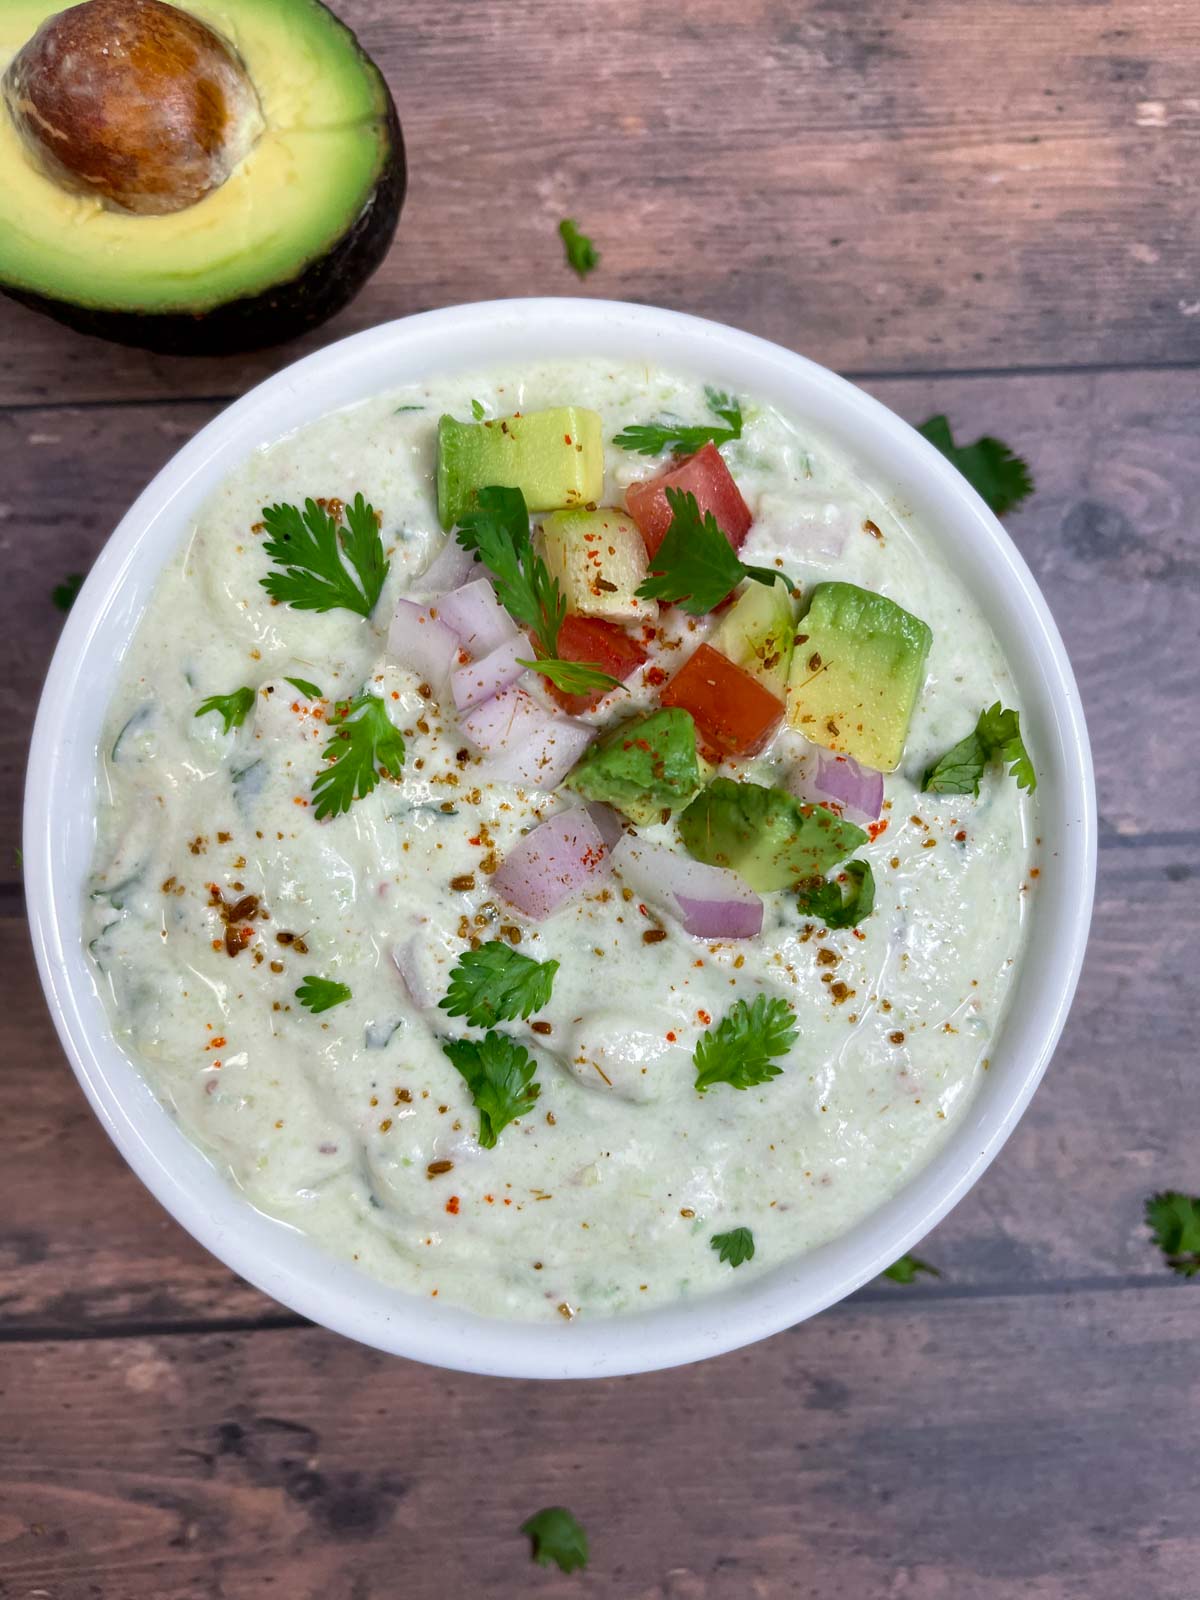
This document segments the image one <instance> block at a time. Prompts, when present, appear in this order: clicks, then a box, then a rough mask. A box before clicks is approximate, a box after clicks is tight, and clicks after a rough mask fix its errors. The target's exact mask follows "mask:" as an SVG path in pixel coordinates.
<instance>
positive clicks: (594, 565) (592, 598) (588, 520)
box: [538, 506, 658, 622]
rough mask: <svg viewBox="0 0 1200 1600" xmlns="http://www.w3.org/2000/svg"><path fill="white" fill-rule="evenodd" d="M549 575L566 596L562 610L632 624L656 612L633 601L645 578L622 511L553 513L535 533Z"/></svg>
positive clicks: (642, 555)
mask: <svg viewBox="0 0 1200 1600" xmlns="http://www.w3.org/2000/svg"><path fill="white" fill-rule="evenodd" d="M538 541H539V543H540V545H541V550H542V555H543V557H544V558H545V562H546V565H547V566H548V567H549V569H550V573H551V576H552V577H554V578H557V579H558V582H559V585H560V587H561V588H562V591H563V593H564V594H565V595H566V597H567V609H568V611H577V612H579V614H580V615H581V616H584V617H611V618H612V619H613V620H614V621H616V622H629V621H636V620H638V619H639V618H641V617H649V616H652V615H653V614H654V613H655V611H656V610H657V609H658V608H657V606H656V605H655V604H654V602H653V601H652V600H639V599H638V595H637V590H638V585H639V584H640V583H641V582H642V580H643V579H644V578H645V576H646V544H645V541H644V539H643V538H642V535H641V533H640V532H639V530H638V525H637V523H636V522H634V521H633V519H632V518H631V517H630V516H628V515H627V514H626V513H625V512H624V511H617V510H614V509H613V507H612V506H601V507H600V509H599V510H598V511H585V510H583V509H580V510H577V511H556V512H554V514H553V515H552V516H549V517H547V518H546V520H545V522H543V523H542V526H541V531H540V533H539V534H538Z"/></svg>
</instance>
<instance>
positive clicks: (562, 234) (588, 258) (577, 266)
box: [558, 217, 600, 278]
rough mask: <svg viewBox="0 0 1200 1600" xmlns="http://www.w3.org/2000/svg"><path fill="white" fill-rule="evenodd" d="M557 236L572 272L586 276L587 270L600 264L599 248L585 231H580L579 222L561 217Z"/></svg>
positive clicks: (593, 269)
mask: <svg viewBox="0 0 1200 1600" xmlns="http://www.w3.org/2000/svg"><path fill="white" fill-rule="evenodd" d="M558 236H559V238H560V239H561V240H562V242H563V251H564V253H565V255H566V258H567V265H568V266H569V267H570V269H571V271H572V272H575V273H578V274H579V276H580V277H581V278H586V277H587V275H588V273H589V272H594V271H595V269H596V268H597V267H598V266H599V265H600V252H599V250H597V249H596V246H595V245H594V244H593V243H592V241H591V240H590V239H589V238H588V236H587V234H586V233H580V231H579V224H578V223H577V222H576V221H575V220H574V218H573V217H564V218H563V219H562V221H561V222H560V223H559V225H558Z"/></svg>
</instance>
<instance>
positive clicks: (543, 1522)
mask: <svg viewBox="0 0 1200 1600" xmlns="http://www.w3.org/2000/svg"><path fill="white" fill-rule="evenodd" d="M521 1532H522V1533H523V1534H525V1535H526V1537H527V1538H528V1539H529V1541H530V1543H531V1544H532V1546H533V1550H532V1555H533V1559H534V1560H535V1561H536V1562H537V1563H538V1565H539V1566H542V1567H548V1566H549V1565H550V1563H551V1562H552V1561H553V1562H555V1563H557V1565H558V1567H559V1570H560V1571H562V1572H574V1571H575V1569H576V1567H586V1566H587V1563H588V1538H587V1533H586V1532H585V1530H584V1528H583V1525H582V1523H580V1522H579V1521H578V1519H577V1518H575V1517H573V1516H572V1515H571V1513H570V1512H569V1511H568V1510H567V1508H566V1507H565V1506H547V1507H546V1508H545V1509H544V1510H543V1511H535V1512H534V1514H533V1516H532V1517H530V1519H529V1521H528V1522H523V1523H522V1524H521Z"/></svg>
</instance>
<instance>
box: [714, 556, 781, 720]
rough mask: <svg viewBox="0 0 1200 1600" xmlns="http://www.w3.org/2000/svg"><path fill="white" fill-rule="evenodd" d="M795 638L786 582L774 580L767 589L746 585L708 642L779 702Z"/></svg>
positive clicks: (765, 587) (759, 584) (778, 579)
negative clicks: (753, 678) (747, 673)
mask: <svg viewBox="0 0 1200 1600" xmlns="http://www.w3.org/2000/svg"><path fill="white" fill-rule="evenodd" d="M795 635H796V627H795V623H794V620H793V616H792V591H791V589H790V587H789V585H788V583H787V581H786V580H785V579H783V578H776V580H775V582H774V583H773V584H772V585H771V586H770V587H769V588H768V587H767V585H766V584H762V583H749V584H747V585H746V587H745V589H744V590H743V591H742V593H741V594H740V595H738V597H737V599H736V600H735V601H734V603H733V605H732V606H731V607H730V609H729V611H728V612H727V613H726V615H725V617H724V618H723V619H722V621H721V625H720V626H719V627H718V629H717V631H716V633H715V634H714V635H713V637H712V639H711V640H710V641H709V642H710V643H711V644H712V646H713V648H714V649H716V650H719V651H720V652H721V654H722V655H723V656H728V658H729V660H730V661H732V662H733V663H734V665H735V666H738V667H741V668H742V669H743V670H744V671H746V672H749V673H750V674H751V675H752V676H753V677H755V678H757V679H758V681H759V682H760V683H761V684H762V686H763V687H764V688H765V689H769V690H770V691H771V693H772V694H773V695H775V696H776V697H777V698H778V699H780V700H782V699H783V698H784V696H785V694H786V692H787V681H788V671H789V668H790V667H791V664H792V642H793V640H794V638H795Z"/></svg>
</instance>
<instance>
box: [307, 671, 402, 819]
mask: <svg viewBox="0 0 1200 1600" xmlns="http://www.w3.org/2000/svg"><path fill="white" fill-rule="evenodd" d="M329 726H330V728H331V730H332V733H331V736H330V739H329V742H328V743H327V744H326V746H325V759H326V761H328V762H329V763H330V765H329V766H327V767H325V768H324V770H323V771H321V772H318V773H317V775H316V777H315V778H314V779H313V786H312V792H313V816H314V817H316V819H317V821H318V822H320V821H321V820H322V819H323V818H325V817H336V816H337V815H338V813H339V812H342V811H349V809H350V807H351V806H352V805H353V804H354V802H355V801H356V800H362V799H365V797H366V796H367V795H369V794H370V793H371V792H372V790H373V789H374V788H375V786H376V785H377V784H378V782H379V779H380V776H381V775H386V776H387V777H389V778H398V777H399V776H400V772H401V769H402V768H403V766H404V738H403V735H402V734H401V733H400V730H399V729H398V728H396V727H394V726H393V724H392V721H391V718H390V717H389V716H388V714H387V707H386V706H385V705H384V703H383V701H382V700H380V699H379V697H378V696H377V695H373V694H360V695H359V696H358V698H357V699H356V700H349V701H347V700H341V701H339V702H338V704H337V705H336V706H335V707H334V709H333V711H332V713H331V714H330V717H329Z"/></svg>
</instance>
